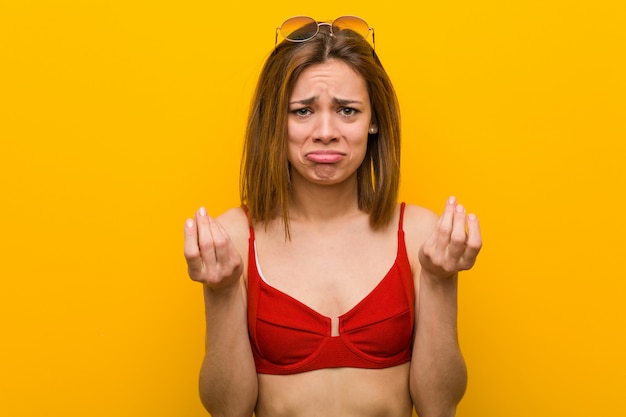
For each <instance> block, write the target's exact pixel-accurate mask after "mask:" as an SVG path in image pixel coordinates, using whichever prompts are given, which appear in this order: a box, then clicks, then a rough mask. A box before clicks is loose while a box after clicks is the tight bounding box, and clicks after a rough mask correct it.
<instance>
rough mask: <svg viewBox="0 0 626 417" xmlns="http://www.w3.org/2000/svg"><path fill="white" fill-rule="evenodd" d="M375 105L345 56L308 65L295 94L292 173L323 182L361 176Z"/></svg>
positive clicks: (291, 113) (291, 127)
mask: <svg viewBox="0 0 626 417" xmlns="http://www.w3.org/2000/svg"><path fill="white" fill-rule="evenodd" d="M371 118H372V110H371V106H370V98H369V94H368V92H367V86H366V84H365V80H364V79H363V77H361V76H360V75H359V74H358V73H356V72H355V71H354V70H352V68H350V67H349V66H348V65H347V64H346V63H344V62H343V61H329V62H326V63H323V64H317V65H313V66H311V67H309V68H307V69H306V70H305V71H304V72H303V73H302V74H301V75H300V77H299V78H298V79H297V81H296V84H295V86H294V89H293V92H292V94H291V97H290V99H289V116H288V124H287V128H288V136H289V137H288V158H289V162H290V163H291V165H292V166H293V169H292V172H291V175H292V181H293V180H294V176H296V177H297V176H300V177H303V178H304V179H306V180H308V181H311V182H314V183H318V184H337V183H340V182H343V181H345V180H347V179H350V178H356V170H357V168H358V167H359V166H360V165H361V162H363V158H364V157H365V151H366V149H367V136H368V131H369V129H370V127H372V125H371Z"/></svg>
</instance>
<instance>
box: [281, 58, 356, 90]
mask: <svg viewBox="0 0 626 417" xmlns="http://www.w3.org/2000/svg"><path fill="white" fill-rule="evenodd" d="M323 93H327V94H329V95H331V96H332V97H337V98H360V99H366V98H367V97H368V93H367V84H366V82H365V79H364V78H363V77H362V76H361V74H359V73H358V72H356V71H355V70H353V69H352V68H351V67H350V66H349V65H348V64H346V63H345V62H343V61H337V60H335V61H328V62H324V63H321V64H315V65H312V66H310V67H308V68H307V69H305V70H304V71H303V72H302V73H301V74H300V76H299V77H298V79H297V80H296V82H295V85H294V88H293V91H292V93H291V99H296V100H300V99H305V98H310V97H312V96H319V95H320V94H323Z"/></svg>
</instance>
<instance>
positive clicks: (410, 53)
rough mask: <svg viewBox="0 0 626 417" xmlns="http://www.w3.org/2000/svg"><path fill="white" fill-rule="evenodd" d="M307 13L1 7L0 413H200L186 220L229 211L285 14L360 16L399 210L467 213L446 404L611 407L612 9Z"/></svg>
mask: <svg viewBox="0 0 626 417" xmlns="http://www.w3.org/2000/svg"><path fill="white" fill-rule="evenodd" d="M296 3H297V4H296ZM305 3H306V4H305ZM305 3H302V2H293V1H284V0H278V1H271V2H262V1H257V0H255V1H249V0H244V1H232V2H216V1H212V0H205V1H200V0H179V1H173V0H172V1H158V0H151V1H148V0H141V1H122V0H91V1H89V0H84V1H77V0H74V1H72V0H56V1H53V0H50V1H45V0H33V1H26V0H24V1H20V0H13V1H8V0H2V1H1V3H0V198H1V204H0V210H1V216H0V277H1V281H0V282H1V284H0V323H1V326H0V334H1V343H0V415H2V416H7V417H13V416H16V417H17V416H42V415H47V416H64V417H70V416H91V417H96V416H129V417H130V416H133V417H135V416H153V417H161V416H163V417H165V416H203V415H206V414H205V413H204V411H203V409H202V408H201V405H200V402H199V400H198V396H197V390H196V378H197V371H198V367H199V365H200V360H201V356H202V349H203V331H204V327H203V326H204V318H203V311H202V298H201V291H200V287H199V286H198V285H197V284H195V283H192V282H190V281H189V280H188V278H187V276H186V271H185V264H184V259H183V255H182V242H183V238H182V236H183V234H182V231H183V222H184V220H185V218H186V217H187V216H190V215H192V214H193V212H194V210H195V209H196V208H197V207H198V206H199V205H201V204H202V205H206V206H207V207H208V208H209V211H210V212H211V213H213V214H217V213H219V212H221V211H222V210H224V209H226V208H228V207H231V206H234V205H237V204H238V191H237V190H238V170H239V156H240V149H241V138H242V134H243V128H244V124H245V120H246V116H247V110H248V104H249V99H250V94H251V91H252V88H253V86H254V81H255V78H256V76H257V74H258V71H259V69H260V66H261V64H262V62H263V60H264V58H265V57H266V55H267V54H268V52H269V51H270V50H271V49H272V47H273V42H274V28H275V27H276V26H278V25H279V24H280V23H281V22H282V21H283V20H284V19H285V18H287V17H289V16H291V15H295V14H308V15H311V16H314V17H316V18H318V19H328V18H333V17H336V16H339V15H342V14H356V15H360V16H362V17H364V18H365V19H366V20H367V21H368V22H369V23H370V24H371V25H372V26H374V27H375V29H376V40H377V42H376V48H377V51H378V53H379V55H380V57H381V59H382V60H383V63H384V65H385V67H386V68H387V70H388V72H389V73H390V75H391V77H392V79H393V81H394V83H395V86H396V88H397V92H398V95H399V98H400V101H401V105H402V110H403V133H404V148H403V149H404V151H403V171H402V173H403V177H402V190H401V193H402V199H403V200H407V201H410V202H413V203H417V204H421V205H425V206H427V207H429V208H431V209H433V210H436V211H440V210H441V208H442V207H443V204H444V202H445V199H446V197H447V196H449V195H452V194H454V195H457V196H458V197H459V199H460V200H461V201H462V202H463V203H465V204H466V205H467V206H468V207H469V208H470V209H471V210H472V211H475V212H476V213H477V214H478V215H479V217H480V218H481V221H482V225H483V232H484V238H485V242H486V244H485V247H484V251H483V253H482V254H481V259H480V262H479V264H478V265H477V266H476V268H475V269H474V270H473V271H471V272H468V273H465V274H463V276H462V280H461V284H460V285H461V300H460V324H459V326H460V337H461V343H462V347H463V351H464V353H465V356H466V359H467V362H468V366H469V371H470V382H469V388H468V391H467V394H466V397H465V399H464V400H463V402H462V404H461V406H460V408H459V412H458V416H459V417H504V416H506V417H517V416H534V417H554V416H588V415H597V416H602V415H614V416H617V415H625V414H626V404H625V403H624V401H623V399H624V393H625V392H626V359H625V356H626V355H625V354H624V352H626V341H625V336H624V333H625V328H626V307H625V302H624V296H625V289H626V284H625V281H626V279H625V276H624V275H625V274H624V258H625V256H624V248H625V243H624V242H625V241H626V221H625V218H626V204H625V201H626V199H625V197H624V188H625V183H626V181H625V179H626V175H625V173H626V169H625V167H624V165H625V163H624V157H625V156H626V145H625V142H626V122H625V119H626V81H625V74H626V58H625V52H626V3H625V2H624V1H623V0H581V1H572V0H554V1H549V0H526V1H521V0H520V1H512V2H508V1H497V0H477V1H437V2H433V1H429V2H424V1H419V2H409V1H406V0H403V1H397V2H394V1H383V2H381V1H373V0H368V1H363V2H356V3H355V2H351V3H350V2H349V3H346V2H337V1H326V0H324V1H318V2H305ZM410 4H413V5H412V6H408V5H410Z"/></svg>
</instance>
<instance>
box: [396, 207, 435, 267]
mask: <svg viewBox="0 0 626 417" xmlns="http://www.w3.org/2000/svg"><path fill="white" fill-rule="evenodd" d="M438 220H439V216H438V215H437V214H435V213H434V212H433V211H431V210H429V209H427V208H424V207H421V206H417V205H413V204H407V205H406V207H405V209H404V221H403V225H402V228H403V229H404V240H405V244H406V248H407V252H408V254H409V258H411V260H412V263H413V261H416V260H417V256H418V253H419V249H420V247H421V246H422V244H423V243H424V241H425V240H426V239H428V237H429V236H430V235H431V234H432V233H433V231H434V230H435V227H436V225H437V222H438Z"/></svg>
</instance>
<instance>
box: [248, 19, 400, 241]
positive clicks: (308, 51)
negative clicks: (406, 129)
mask: <svg viewBox="0 0 626 417" xmlns="http://www.w3.org/2000/svg"><path fill="white" fill-rule="evenodd" d="M330 60H338V61H342V62H345V63H346V64H348V65H349V66H350V67H351V68H352V69H353V70H354V71H356V72H357V73H358V74H360V75H361V76H362V77H363V78H364V79H365V82H366V85H367V90H368V93H369V97H370V102H371V107H372V120H373V121H374V122H375V123H376V124H377V126H378V133H376V134H374V135H369V138H368V145H367V151H366V154H365V159H364V160H363V163H362V164H361V166H360V167H359V168H358V172H357V182H358V206H359V209H360V210H362V211H364V212H366V213H368V214H369V216H370V225H371V226H372V227H373V228H379V227H381V226H384V225H386V224H388V223H389V221H390V220H391V217H392V216H393V212H394V210H395V207H396V204H397V196H398V186H399V181H400V112H399V106H398V100H397V97H396V94H395V91H394V88H393V86H392V84H391V80H390V79H389V76H388V75H387V73H386V72H385V70H384V68H383V66H382V64H381V62H380V60H379V59H378V56H377V55H376V53H375V52H374V50H373V48H372V47H371V46H370V44H369V43H368V42H367V41H366V40H365V39H364V38H363V37H361V36H360V35H357V34H356V33H354V32H352V31H350V30H337V29H333V34H332V35H331V34H330V31H329V27H328V26H326V25H322V26H320V28H319V33H318V34H317V35H316V36H315V37H314V38H313V39H311V40H309V41H306V42H301V43H295V42H289V41H283V42H282V43H280V44H279V45H278V46H277V47H276V49H275V51H274V52H273V53H272V54H271V56H270V57H269V58H268V59H267V61H266V62H265V65H264V67H263V69H262V71H261V75H260V76H259V80H258V84H257V87H256V91H255V93H254V96H253V100H252V105H251V109H250V116H249V119H248V126H247V132H246V137H245V142H244V150H243V158H242V162H241V178H240V195H241V201H242V204H246V205H247V207H248V211H249V214H250V218H251V220H252V221H253V222H260V223H263V224H265V225H267V224H268V222H269V221H271V220H273V219H274V218H276V217H277V216H280V217H282V219H283V222H284V225H285V234H286V235H287V236H288V235H289V218H288V208H289V198H290V185H289V161H288V159H287V145H286V142H287V141H286V138H287V116H288V109H289V98H290V96H291V93H292V91H293V87H294V85H295V82H296V80H297V79H298V77H299V76H300V74H301V73H302V72H303V71H304V70H305V69H307V68H308V67H310V66H312V65H315V64H321V63H324V62H327V61H330Z"/></svg>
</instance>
